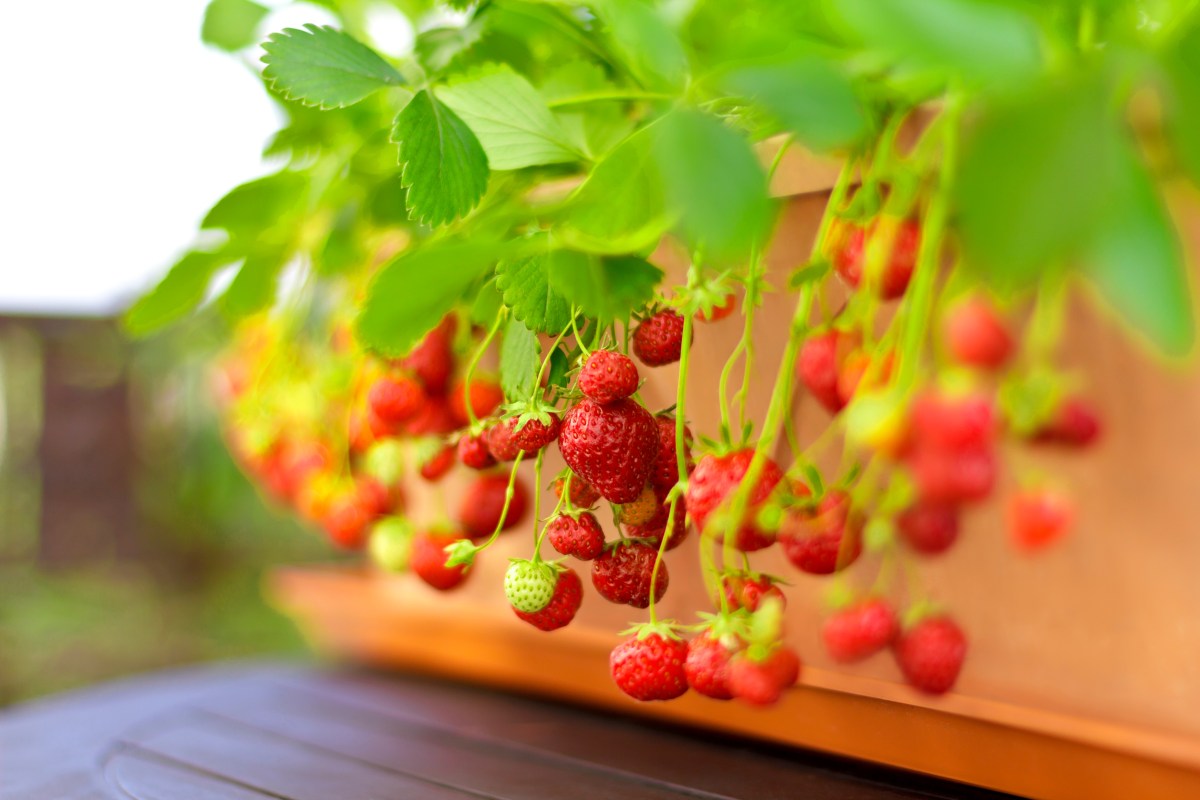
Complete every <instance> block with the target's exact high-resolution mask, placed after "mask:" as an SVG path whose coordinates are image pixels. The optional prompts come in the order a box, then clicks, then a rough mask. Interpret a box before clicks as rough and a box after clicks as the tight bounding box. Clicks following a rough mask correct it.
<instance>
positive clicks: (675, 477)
mask: <svg viewBox="0 0 1200 800" xmlns="http://www.w3.org/2000/svg"><path fill="white" fill-rule="evenodd" d="M654 424H655V425H657V426H658V455H657V456H655V459H654V470H653V471H652V472H651V473H650V485H651V486H653V487H654V488H655V489H662V490H669V489H671V488H672V487H673V486H674V485H675V484H676V483H678V482H679V458H678V451H676V449H675V418H674V417H672V416H669V415H665V414H660V415H658V416H657V417H655V418H654ZM683 446H684V450H685V451H686V452H685V454H684V461H685V463H686V465H687V468H688V470H691V468H692V458H691V452H692V432H691V431H690V430H688V428H687V426H686V425H685V426H684V428H683Z"/></svg>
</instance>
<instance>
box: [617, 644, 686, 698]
mask: <svg viewBox="0 0 1200 800" xmlns="http://www.w3.org/2000/svg"><path fill="white" fill-rule="evenodd" d="M687 655H688V645H687V642H685V641H683V640H681V639H674V638H670V637H667V636H663V635H661V634H659V633H651V634H650V635H648V636H646V637H645V638H641V637H640V636H639V637H635V638H633V639H628V640H626V641H624V642H622V643H621V644H619V645H617V646H616V648H615V649H614V650H613V651H612V655H611V656H610V657H609V662H608V663H609V668H610V669H611V670H612V676H613V681H615V682H616V684H617V686H618V687H619V688H620V689H621V691H623V692H625V694H627V695H629V696H630V697H632V698H633V699H635V700H672V699H674V698H676V697H679V696H680V695H682V694H683V693H684V692H686V691H687V689H688V682H687V674H686V672H685V669H684V663H685V662H686V661H687Z"/></svg>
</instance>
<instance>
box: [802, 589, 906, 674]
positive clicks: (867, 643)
mask: <svg viewBox="0 0 1200 800" xmlns="http://www.w3.org/2000/svg"><path fill="white" fill-rule="evenodd" d="M899 633H900V623H899V621H898V620H897V619H896V612H895V611H893V610H892V607H891V605H890V604H889V603H888V602H887V601H886V600H882V599H880V598H874V599H870V600H865V601H863V602H861V603H858V604H856V605H853V606H851V607H849V608H845V609H842V610H841V611H838V612H836V613H834V614H833V615H832V616H830V617H829V619H827V620H825V625H824V626H823V627H822V628H821V638H822V639H823V640H824V642H825V649H826V650H828V651H829V655H830V656H832V657H833V660H834V661H840V662H842V663H850V662H853V661H862V660H863V659H864V658H868V657H870V656H873V655H875V654H876V653H878V652H879V651H880V650H882V649H884V648H885V647H887V646H888V645H889V644H891V643H892V641H893V640H894V639H895V638H896V636H897V635H898V634H899Z"/></svg>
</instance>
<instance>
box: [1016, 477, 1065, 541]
mask: <svg viewBox="0 0 1200 800" xmlns="http://www.w3.org/2000/svg"><path fill="white" fill-rule="evenodd" d="M1074 520H1075V505H1074V503H1072V502H1071V499H1070V498H1069V497H1066V496H1064V495H1061V494H1059V493H1057V492H1054V491H1052V490H1049V489H1026V490H1024V491H1019V492H1017V493H1015V494H1014V495H1013V496H1012V497H1011V498H1009V501H1008V533H1009V537H1010V538H1011V540H1012V543H1013V544H1014V545H1015V546H1016V547H1017V548H1018V549H1019V550H1024V551H1026V552H1034V551H1036V550H1041V549H1043V548H1045V547H1048V546H1049V545H1051V544H1054V542H1056V541H1058V540H1059V539H1061V538H1062V537H1063V536H1065V535H1066V534H1067V532H1068V531H1069V530H1070V529H1071V524H1072V523H1073V522H1074Z"/></svg>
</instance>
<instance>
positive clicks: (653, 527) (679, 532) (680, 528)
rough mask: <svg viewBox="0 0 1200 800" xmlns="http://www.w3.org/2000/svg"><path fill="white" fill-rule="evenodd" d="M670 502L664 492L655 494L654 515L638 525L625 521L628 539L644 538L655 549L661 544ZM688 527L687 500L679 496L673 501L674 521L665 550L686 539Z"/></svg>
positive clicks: (676, 545)
mask: <svg viewBox="0 0 1200 800" xmlns="http://www.w3.org/2000/svg"><path fill="white" fill-rule="evenodd" d="M670 516H671V504H670V503H668V502H666V493H665V492H660V493H658V494H656V506H655V512H654V516H653V517H651V518H650V519H649V520H647V521H646V522H644V523H642V524H640V525H634V524H630V523H625V524H624V525H623V527H624V529H625V535H626V536H628V537H629V538H630V539H645V540H646V541H647V543H648V544H649V545H650V546H651V547H653V548H654V549H655V550H657V549H658V548H659V545H661V544H662V540H663V537H664V536H666V535H667V522H668V521H670ZM689 530H690V527H689V526H688V523H687V501H686V500H685V499H684V498H682V497H681V498H679V499H678V500H676V501H675V521H674V522H673V523H672V525H671V539H670V541H668V542H667V550H674V549H675V548H676V547H679V545H681V544H683V542H684V540H685V539H687V536H688V531H689Z"/></svg>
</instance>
